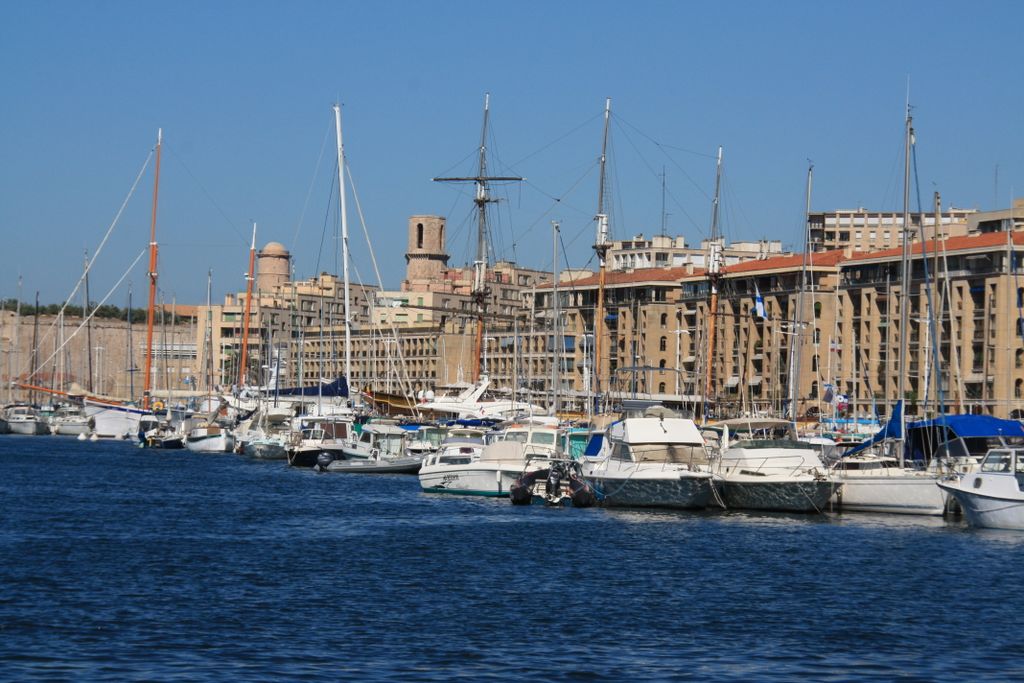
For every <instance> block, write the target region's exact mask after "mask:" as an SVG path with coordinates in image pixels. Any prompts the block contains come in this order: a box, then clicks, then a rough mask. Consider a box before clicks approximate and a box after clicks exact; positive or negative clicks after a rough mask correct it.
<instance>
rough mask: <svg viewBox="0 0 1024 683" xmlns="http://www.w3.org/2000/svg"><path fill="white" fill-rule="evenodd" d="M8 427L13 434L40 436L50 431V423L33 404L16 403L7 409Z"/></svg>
mask: <svg viewBox="0 0 1024 683" xmlns="http://www.w3.org/2000/svg"><path fill="white" fill-rule="evenodd" d="M5 419H6V420H7V427H8V429H10V430H11V433H12V434H23V435H26V436H39V435H42V434H49V433H50V425H48V424H47V422H46V420H45V419H43V418H42V417H40V416H39V414H38V413H36V411H35V409H34V408H32V406H25V405H15V406H11V407H10V408H8V409H7V415H6V417H5Z"/></svg>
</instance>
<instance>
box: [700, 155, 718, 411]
mask: <svg viewBox="0 0 1024 683" xmlns="http://www.w3.org/2000/svg"><path fill="white" fill-rule="evenodd" d="M721 192H722V147H721V146H719V147H718V158H717V161H716V162H715V197H714V199H713V200H712V202H711V239H710V240H709V247H708V257H707V271H708V288H709V290H710V294H711V301H710V304H709V306H708V309H709V310H708V313H709V316H708V335H707V337H708V353H707V358H708V360H707V365H706V366H705V368H704V373H705V375H704V411H703V421H704V422H705V423H706V422H707V418H708V403H709V402H710V400H711V397H712V394H711V390H712V381H713V380H714V376H715V373H714V365H715V328H716V327H717V318H718V281H719V280H720V279H721V277H722V245H721V243H720V239H721V237H720V235H719V227H718V206H719V202H720V200H721Z"/></svg>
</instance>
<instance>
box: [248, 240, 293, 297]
mask: <svg viewBox="0 0 1024 683" xmlns="http://www.w3.org/2000/svg"><path fill="white" fill-rule="evenodd" d="M258 256H259V261H258V263H257V266H256V287H257V288H258V289H261V290H264V291H270V290H271V289H274V288H275V287H281V286H283V285H284V284H286V283H287V282H288V280H289V279H290V278H291V270H292V268H291V263H292V256H291V254H289V253H288V250H287V249H285V248H284V245H283V244H281V243H280V242H268V243H267V244H266V246H265V247H263V248H262V249H260V252H259V254H258Z"/></svg>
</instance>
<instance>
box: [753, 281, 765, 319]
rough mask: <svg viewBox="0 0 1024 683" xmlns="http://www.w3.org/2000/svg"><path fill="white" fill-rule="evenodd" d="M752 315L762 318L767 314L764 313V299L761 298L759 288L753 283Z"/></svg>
mask: <svg viewBox="0 0 1024 683" xmlns="http://www.w3.org/2000/svg"><path fill="white" fill-rule="evenodd" d="M754 315H755V316H757V317H758V318H761V319H762V320H764V319H765V318H767V317H768V316H767V315H765V314H764V299H762V298H761V290H760V289H758V288H757V283H756V282H755V283H754Z"/></svg>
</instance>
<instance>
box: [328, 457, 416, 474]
mask: <svg viewBox="0 0 1024 683" xmlns="http://www.w3.org/2000/svg"><path fill="white" fill-rule="evenodd" d="M422 463H423V460H422V459H421V458H419V457H401V458H381V459H380V460H371V459H363V458H351V459H348V460H333V461H331V463H330V464H329V465H327V467H325V468H323V471H325V472H348V473H353V474H354V473H360V474H416V473H417V472H419V471H420V465H421V464H422Z"/></svg>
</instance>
